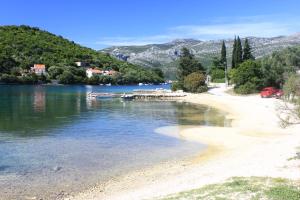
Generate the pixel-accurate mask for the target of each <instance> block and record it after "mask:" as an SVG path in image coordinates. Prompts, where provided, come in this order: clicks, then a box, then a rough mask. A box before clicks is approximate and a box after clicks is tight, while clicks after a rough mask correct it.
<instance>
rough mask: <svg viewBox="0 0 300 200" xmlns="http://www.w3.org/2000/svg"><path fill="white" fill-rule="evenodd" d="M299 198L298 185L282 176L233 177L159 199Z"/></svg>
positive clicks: (299, 199)
mask: <svg viewBox="0 0 300 200" xmlns="http://www.w3.org/2000/svg"><path fill="white" fill-rule="evenodd" d="M196 199H205V200H239V199H242V200H260V199H263V200H300V185H299V183H297V182H293V181H289V180H287V179H282V178H267V177H251V178H242V177H235V178H232V179H230V180H228V181H226V182H224V183H221V184H213V185H207V186H204V187H202V188H199V189H194V190H190V191H186V192H181V193H177V194H172V195H169V196H166V197H163V198H160V200H196Z"/></svg>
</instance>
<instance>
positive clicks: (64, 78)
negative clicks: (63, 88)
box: [59, 71, 75, 84]
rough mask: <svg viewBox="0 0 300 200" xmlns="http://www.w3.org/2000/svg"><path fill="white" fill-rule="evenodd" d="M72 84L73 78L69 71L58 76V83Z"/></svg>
mask: <svg viewBox="0 0 300 200" xmlns="http://www.w3.org/2000/svg"><path fill="white" fill-rule="evenodd" d="M74 82H75V77H74V75H73V74H72V73H71V72H69V71H64V73H62V74H61V75H60V76H59V83H62V84H72V83H74Z"/></svg>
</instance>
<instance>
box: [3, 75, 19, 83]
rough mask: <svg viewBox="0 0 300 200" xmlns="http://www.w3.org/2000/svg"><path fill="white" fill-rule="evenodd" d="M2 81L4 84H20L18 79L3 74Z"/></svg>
mask: <svg viewBox="0 0 300 200" xmlns="http://www.w3.org/2000/svg"><path fill="white" fill-rule="evenodd" d="M1 81H2V82H4V83H18V82H19V79H18V77H16V76H14V75H10V74H3V75H2V76H1Z"/></svg>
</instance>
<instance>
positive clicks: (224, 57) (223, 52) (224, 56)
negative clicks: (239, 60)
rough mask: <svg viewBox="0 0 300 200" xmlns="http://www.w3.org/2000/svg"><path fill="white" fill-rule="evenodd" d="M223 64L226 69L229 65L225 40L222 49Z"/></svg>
mask: <svg viewBox="0 0 300 200" xmlns="http://www.w3.org/2000/svg"><path fill="white" fill-rule="evenodd" d="M220 61H221V64H222V66H223V67H224V69H225V68H226V67H227V58H226V46H225V42H224V40H223V43H222V49H221V59H220Z"/></svg>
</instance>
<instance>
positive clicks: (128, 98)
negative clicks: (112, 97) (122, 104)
mask: <svg viewBox="0 0 300 200" xmlns="http://www.w3.org/2000/svg"><path fill="white" fill-rule="evenodd" d="M121 98H122V99H127V100H131V99H133V98H134V95H132V94H123V95H122V96H121Z"/></svg>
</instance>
